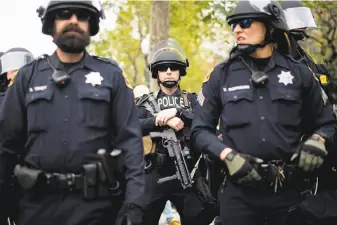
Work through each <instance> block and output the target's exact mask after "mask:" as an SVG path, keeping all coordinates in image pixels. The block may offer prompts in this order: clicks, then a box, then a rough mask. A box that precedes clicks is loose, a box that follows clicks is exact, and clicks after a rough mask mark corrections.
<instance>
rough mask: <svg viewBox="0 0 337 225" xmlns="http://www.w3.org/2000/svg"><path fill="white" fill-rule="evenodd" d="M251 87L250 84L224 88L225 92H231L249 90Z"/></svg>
mask: <svg viewBox="0 0 337 225" xmlns="http://www.w3.org/2000/svg"><path fill="white" fill-rule="evenodd" d="M247 89H250V86H249V85H239V86H234V87H229V88H223V91H224V92H231V91H239V90H247Z"/></svg>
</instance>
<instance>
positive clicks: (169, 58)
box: [150, 51, 187, 78]
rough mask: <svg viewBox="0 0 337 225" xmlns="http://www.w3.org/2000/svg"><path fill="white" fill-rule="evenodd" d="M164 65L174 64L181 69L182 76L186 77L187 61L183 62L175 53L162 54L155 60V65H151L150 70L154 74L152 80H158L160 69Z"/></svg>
mask: <svg viewBox="0 0 337 225" xmlns="http://www.w3.org/2000/svg"><path fill="white" fill-rule="evenodd" d="M163 64H174V65H177V66H178V67H179V71H180V76H185V75H186V67H187V64H186V61H183V60H182V59H181V58H180V57H179V55H178V54H177V53H175V52H168V51H164V52H160V53H159V54H158V55H157V56H156V58H155V59H154V61H153V63H152V64H151V65H150V70H151V73H152V78H157V76H158V68H159V66H160V65H163Z"/></svg>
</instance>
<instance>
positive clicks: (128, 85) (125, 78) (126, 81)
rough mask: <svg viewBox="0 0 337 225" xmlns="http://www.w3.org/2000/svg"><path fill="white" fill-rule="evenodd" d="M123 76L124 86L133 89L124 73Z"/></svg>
mask: <svg viewBox="0 0 337 225" xmlns="http://www.w3.org/2000/svg"><path fill="white" fill-rule="evenodd" d="M123 77H124V80H125V84H126V86H127V87H128V88H130V89H133V88H132V85H131V84H130V82H129V80H128V78H127V77H126V76H125V75H124V73H123Z"/></svg>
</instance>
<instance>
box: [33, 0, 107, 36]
mask: <svg viewBox="0 0 337 225" xmlns="http://www.w3.org/2000/svg"><path fill="white" fill-rule="evenodd" d="M69 8H74V9H85V10H88V12H89V13H90V14H91V16H90V20H89V25H90V35H91V36H95V35H96V34H97V33H98V31H99V21H100V18H102V19H104V18H105V16H104V11H103V9H102V6H101V4H100V2H96V1H85V0H50V1H49V3H48V5H47V7H46V8H44V7H42V6H41V7H40V8H38V9H37V13H38V16H39V17H40V18H41V21H42V33H44V34H47V35H51V34H52V30H53V26H54V19H55V18H54V17H55V14H54V13H55V12H56V11H57V10H59V9H69Z"/></svg>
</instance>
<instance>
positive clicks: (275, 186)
mask: <svg viewBox="0 0 337 225" xmlns="http://www.w3.org/2000/svg"><path fill="white" fill-rule="evenodd" d="M256 169H257V172H258V173H259V174H260V176H262V183H264V186H266V187H267V188H268V189H272V190H273V192H275V193H276V192H279V191H283V190H289V189H294V188H297V189H308V187H309V186H310V185H311V183H313V179H312V178H313V177H310V176H308V174H307V173H305V172H302V171H301V170H300V169H299V168H298V167H297V166H296V165H293V164H287V163H285V162H283V161H269V162H267V163H264V164H257V167H256Z"/></svg>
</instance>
